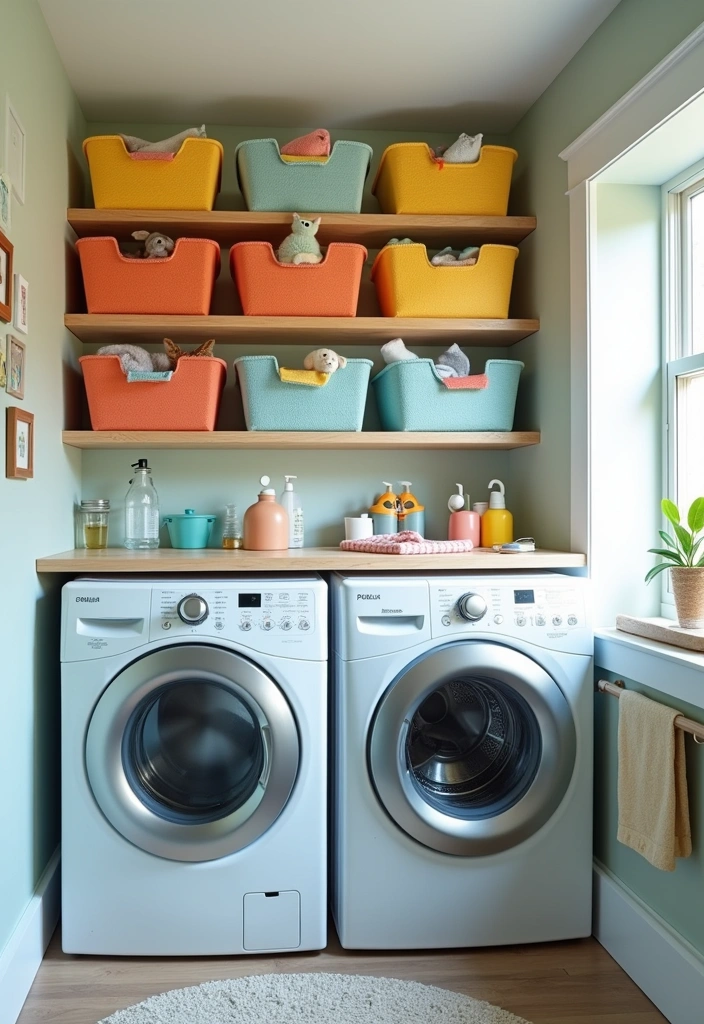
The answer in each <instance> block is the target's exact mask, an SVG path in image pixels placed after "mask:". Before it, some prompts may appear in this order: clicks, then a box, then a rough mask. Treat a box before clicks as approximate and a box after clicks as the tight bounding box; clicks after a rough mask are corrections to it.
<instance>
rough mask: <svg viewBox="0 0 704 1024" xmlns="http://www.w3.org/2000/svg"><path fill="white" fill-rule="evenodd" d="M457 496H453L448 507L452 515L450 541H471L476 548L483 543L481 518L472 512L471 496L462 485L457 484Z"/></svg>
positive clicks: (449, 531)
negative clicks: (470, 509) (468, 506)
mask: <svg viewBox="0 0 704 1024" xmlns="http://www.w3.org/2000/svg"><path fill="white" fill-rule="evenodd" d="M455 487H456V488H457V494H451V495H450V497H449V499H448V502H447V507H448V508H449V510H450V512H451V515H450V519H449V521H448V524H447V539H448V540H471V542H472V544H473V545H474V547H475V548H478V547H479V545H480V543H481V521H482V519H481V516H480V515H478V514H477V513H476V512H470V511H469V509H468V508H466V507H465V506H467V505H469V495H468V494H464V493H463V488H462V484H455Z"/></svg>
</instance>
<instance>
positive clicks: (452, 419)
mask: <svg viewBox="0 0 704 1024" xmlns="http://www.w3.org/2000/svg"><path fill="white" fill-rule="evenodd" d="M522 369H523V363H520V362H518V361H517V360H515V359H487V361H486V367H485V370H484V372H485V374H486V376H487V377H488V379H489V385H488V387H486V388H482V389H477V390H476V391H474V390H471V391H470V390H451V389H450V388H447V387H445V385H444V384H443V382H442V378H441V377H440V376H439V375H438V373H437V371H436V369H435V364H434V363H433V361H432V359H407V360H404V361H403V362H401V363H391V364H390V365H389V366H386V367H384V369H383V370H382V371H381V373H377V375H376V377H374V378H373V379H372V386H373V388H374V393H375V395H376V403H377V406H378V409H379V419H380V420H381V425H382V427H383V429H384V430H511V429H512V428H513V414H514V411H515V408H516V393H517V391H518V379H519V377H520V376H521V370H522Z"/></svg>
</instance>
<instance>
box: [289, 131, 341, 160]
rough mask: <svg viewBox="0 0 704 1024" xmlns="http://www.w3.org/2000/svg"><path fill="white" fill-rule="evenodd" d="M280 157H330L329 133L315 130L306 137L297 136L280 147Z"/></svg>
mask: <svg viewBox="0 0 704 1024" xmlns="http://www.w3.org/2000/svg"><path fill="white" fill-rule="evenodd" d="M279 152H280V153H281V155H282V156H325V157H327V156H330V132H329V131H328V130H327V129H326V128H316V129H315V131H314V132H309V133H308V135H299V137H298V138H297V139H291V141H290V142H287V143H285V145H283V146H281V147H280V149H279Z"/></svg>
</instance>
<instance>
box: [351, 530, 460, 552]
mask: <svg viewBox="0 0 704 1024" xmlns="http://www.w3.org/2000/svg"><path fill="white" fill-rule="evenodd" d="M340 547H341V548H342V550H343V551H368V552H369V554H371V555H451V554H461V553H462V552H463V551H471V550H472V548H473V547H474V544H472V542H471V540H424V539H423V538H422V537H421V535H420V534H419V533H416V532H415V530H402V531H401V533H380V534H378V535H377V536H376V537H366V538H365V539H364V540H343V541H342V543H341V544H340Z"/></svg>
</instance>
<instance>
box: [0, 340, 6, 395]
mask: <svg viewBox="0 0 704 1024" xmlns="http://www.w3.org/2000/svg"><path fill="white" fill-rule="evenodd" d="M6 384H7V360H6V359H5V349H4V347H3V346H2V345H0V389H1V390H3V391H4V390H5V386H6Z"/></svg>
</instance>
